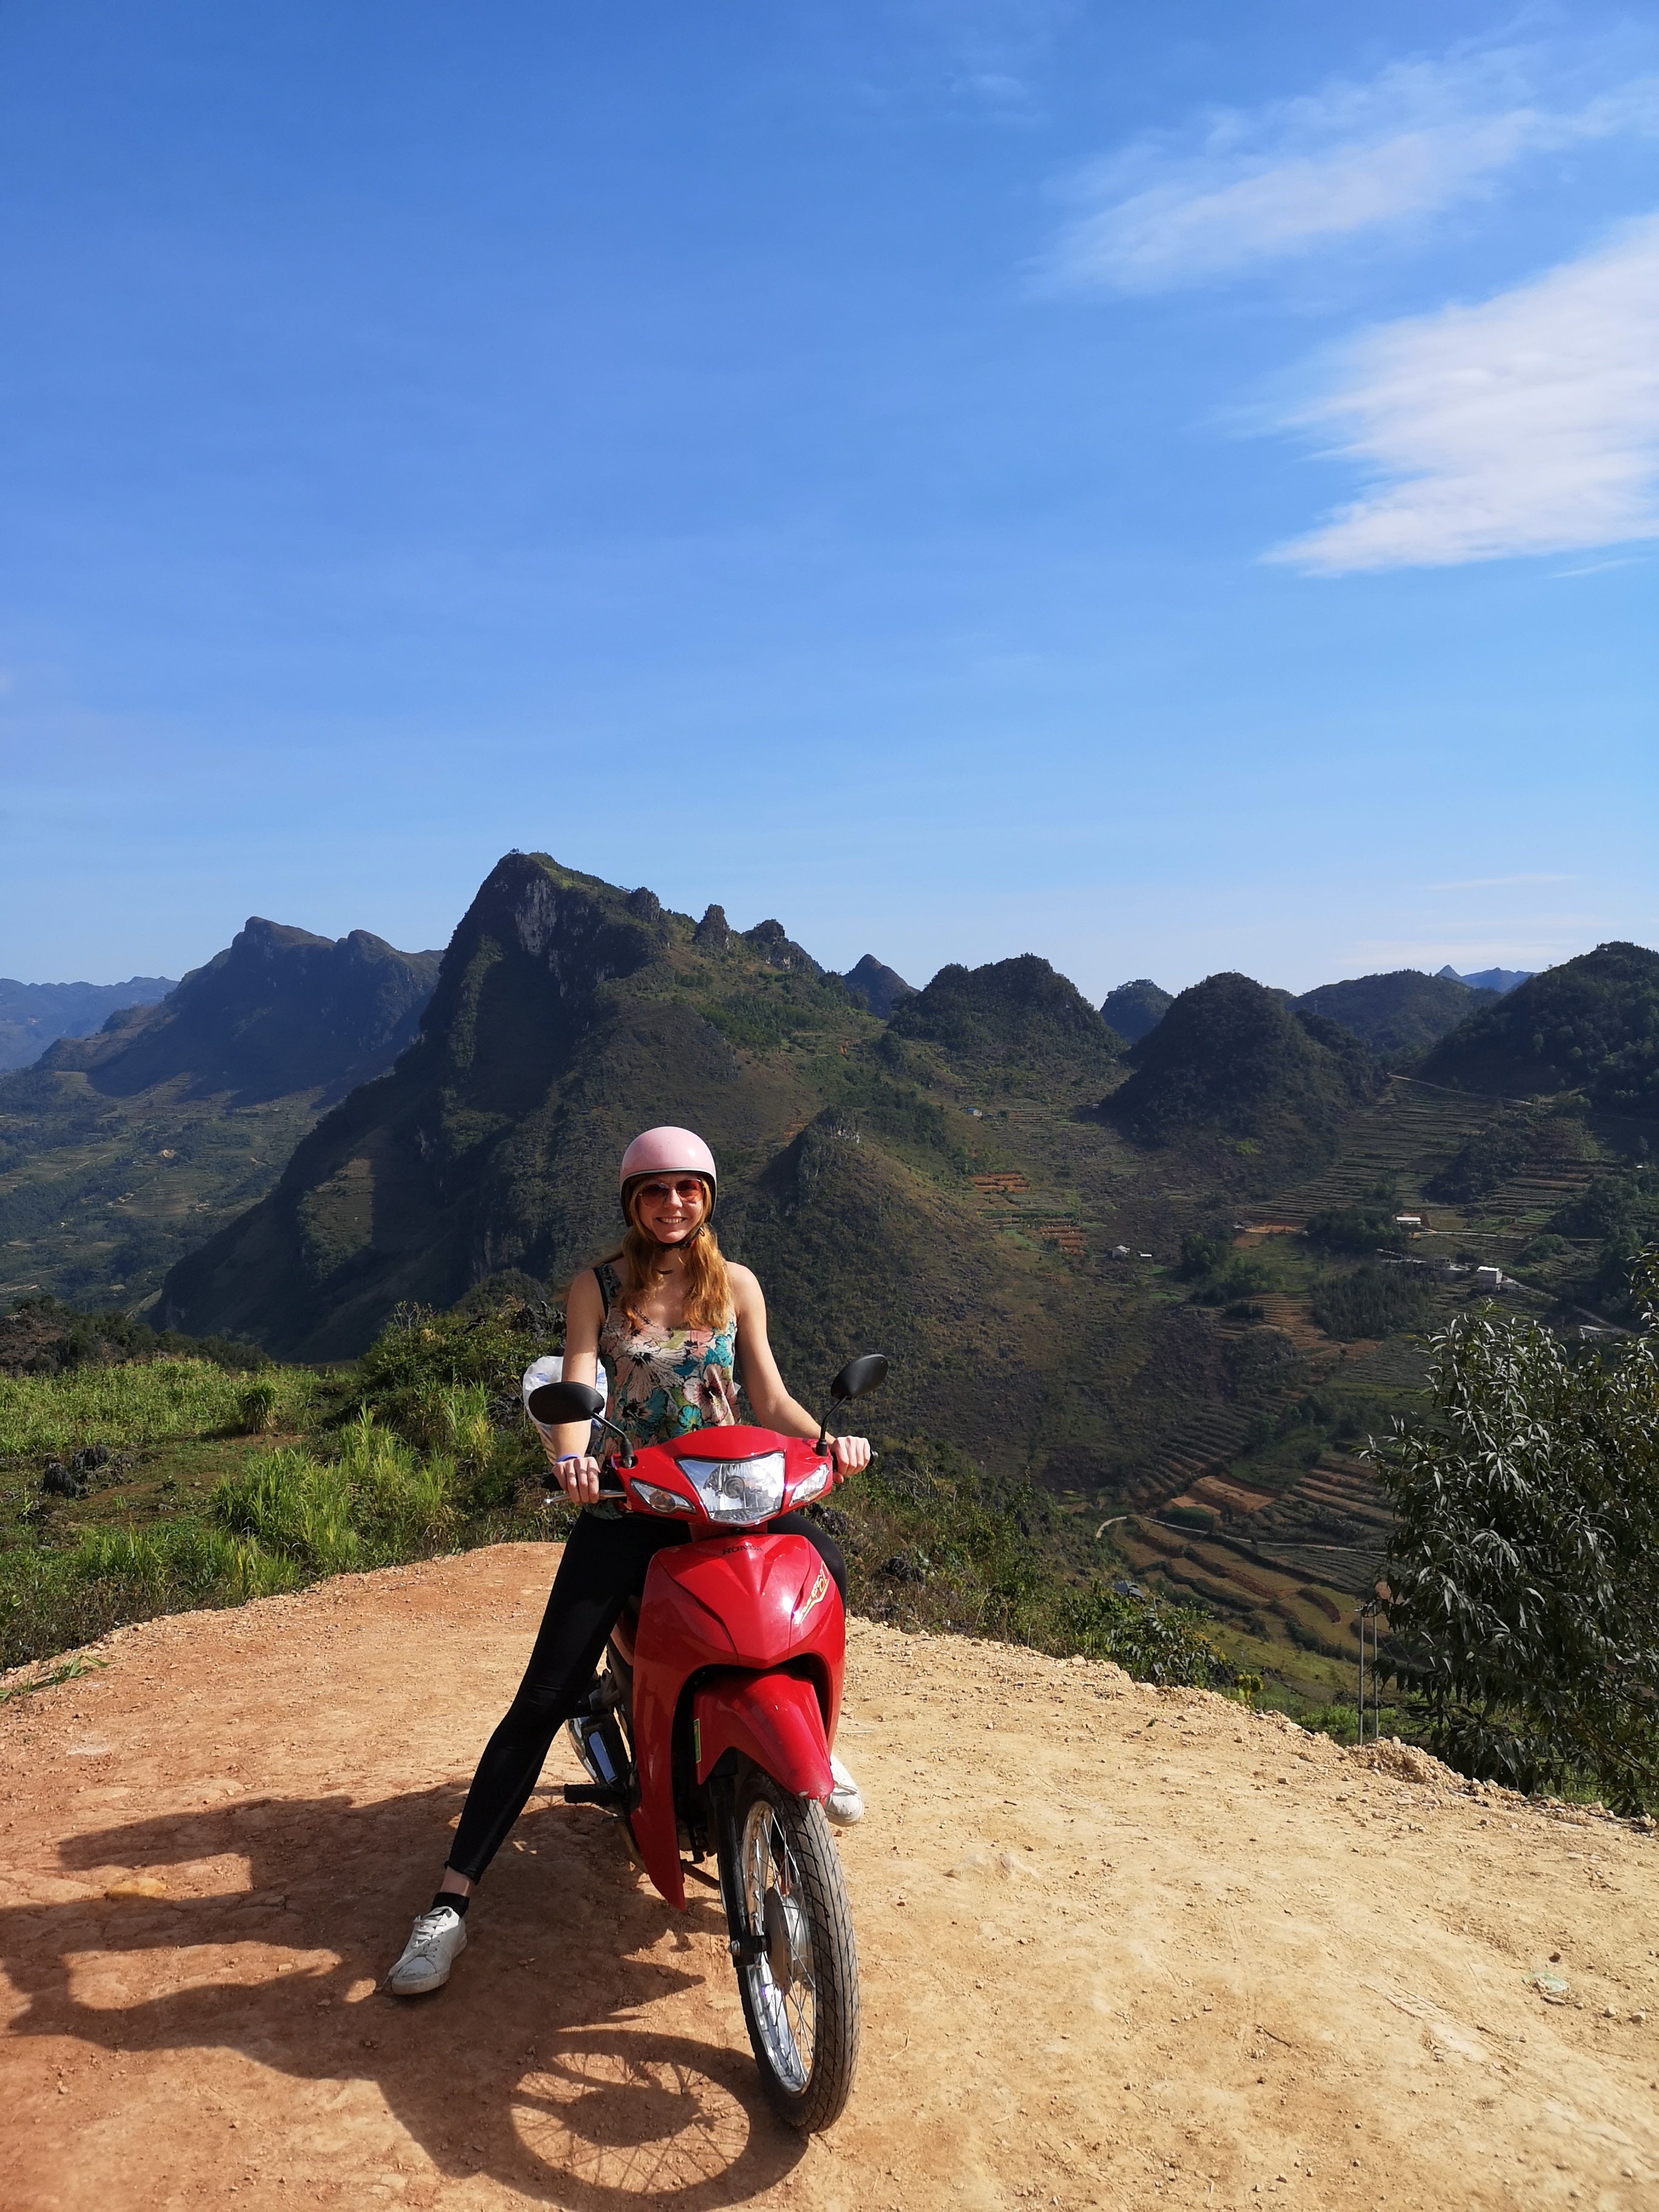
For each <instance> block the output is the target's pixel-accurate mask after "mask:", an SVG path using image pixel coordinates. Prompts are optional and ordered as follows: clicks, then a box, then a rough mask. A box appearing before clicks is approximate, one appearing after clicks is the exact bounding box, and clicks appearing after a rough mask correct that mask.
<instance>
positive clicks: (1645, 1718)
mask: <svg viewBox="0 0 1659 2212" xmlns="http://www.w3.org/2000/svg"><path fill="white" fill-rule="evenodd" d="M1637 1288H1638V1296H1639V1298H1640V1302H1641V1305H1642V1310H1643V1328H1642V1330H1641V1333H1640V1334H1639V1335H1638V1337H1637V1338H1636V1339H1635V1340H1634V1341H1633V1342H1632V1343H1631V1344H1629V1345H1628V1346H1625V1347H1622V1348H1621V1349H1620V1351H1619V1352H1615V1353H1613V1354H1612V1355H1610V1356H1603V1355H1602V1354H1601V1353H1599V1352H1598V1353H1595V1354H1583V1353H1581V1352H1577V1351H1575V1350H1573V1349H1570V1348H1569V1347H1568V1346H1565V1345H1564V1344H1562V1343H1561V1342H1560V1341H1559V1340H1558V1339H1556V1338H1555V1337H1553V1336H1552V1335H1551V1334H1549V1333H1548V1331H1547V1330H1546V1329H1544V1328H1541V1327H1540V1326H1539V1325H1538V1324H1537V1323H1535V1322H1529V1321H1519V1320H1513V1319H1510V1318H1507V1317H1501V1316H1495V1315H1493V1314H1492V1313H1491V1312H1489V1311H1486V1310H1482V1311H1479V1312H1474V1313H1470V1314H1467V1315H1464V1316H1460V1318H1459V1319H1458V1320H1457V1321H1455V1322H1453V1324H1452V1325H1451V1327H1450V1328H1448V1329H1446V1330H1444V1331H1443V1333H1442V1334H1440V1335H1438V1336H1437V1337H1436V1338H1435V1340H1434V1342H1433V1346H1432V1359H1431V1381H1430V1395H1431V1405H1432V1414H1431V1419H1428V1420H1425V1421H1421V1422H1413V1423H1410V1424H1407V1425H1402V1426H1401V1427H1399V1428H1398V1429H1397V1430H1396V1432H1395V1436H1394V1437H1392V1438H1390V1439H1389V1440H1387V1441H1386V1442H1384V1443H1381V1444H1379V1445H1378V1446H1377V1447H1376V1449H1375V1451H1374V1454H1373V1456H1374V1457H1375V1459H1376V1467H1377V1473H1378V1475H1379V1477H1380V1479H1381V1480H1382V1482H1383V1487H1384V1489H1385V1490H1386V1491H1387V1492H1388V1493H1389V1498H1390V1500H1391V1502H1392V1504H1393V1506H1394V1510H1395V1530H1394V1534H1393V1538H1392V1541H1391V1544H1390V1550H1389V1569H1388V1573H1389V1584H1390V1586H1391V1588H1392V1590H1393V1593H1394V1595H1393V1599H1392V1601H1391V1604H1390V1607H1389V1626H1390V1647H1391V1650H1392V1654H1393V1661H1394V1666H1395V1673H1396V1675H1397V1678H1398V1679H1399V1680H1400V1681H1401V1683H1402V1684H1403V1685H1405V1686H1407V1688H1408V1689H1409V1690H1410V1691H1411V1692H1413V1702H1414V1703H1415V1705H1416V1706H1417V1708H1418V1710H1419V1712H1420V1714H1421V1716H1422V1717H1423V1721H1424V1723H1425V1729H1426V1732H1427V1735H1428V1738H1429V1741H1431V1744H1432V1747H1433V1748H1434V1749H1435V1750H1436V1751H1437V1753H1439V1754H1440V1756H1441V1757H1442V1758H1443V1759H1447V1760H1448V1761H1449V1763H1450V1764H1451V1765H1455V1766H1457V1767H1459V1768H1461V1769H1462V1771H1464V1772H1465V1773H1468V1774H1475V1775H1480V1776H1484V1777H1486V1778H1493V1779H1497V1780H1499V1781H1502V1782H1504V1783H1507V1784H1510V1785H1512V1786H1516V1787H1519V1788H1522V1789H1526V1790H1536V1789H1541V1788H1545V1787H1555V1788H1561V1787H1565V1786H1566V1785H1568V1784H1571V1783H1573V1782H1574V1781H1575V1780H1577V1779H1580V1778H1584V1779H1589V1780H1590V1781H1593V1783H1594V1784H1595V1787H1596V1788H1597V1789H1598V1790H1599V1791H1600V1793H1601V1796H1603V1797H1604V1798H1605V1799H1606V1801H1607V1803H1608V1804H1609V1805H1611V1806H1613V1808H1615V1809H1616V1810H1620V1811H1625V1812H1639V1811H1641V1810H1643V1809H1644V1808H1648V1807H1650V1806H1652V1805H1654V1804H1655V1803H1656V1802H1659V1327H1656V1312H1655V1310H1656V1307H1659V1253H1652V1252H1650V1253H1648V1254H1646V1255H1644V1257H1643V1260H1642V1261H1641V1262H1640V1264H1639V1267H1638V1270H1637Z"/></svg>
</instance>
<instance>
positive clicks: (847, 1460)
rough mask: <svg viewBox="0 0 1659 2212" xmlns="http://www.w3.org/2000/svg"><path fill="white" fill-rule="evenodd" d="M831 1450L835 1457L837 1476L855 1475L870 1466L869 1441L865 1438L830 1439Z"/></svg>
mask: <svg viewBox="0 0 1659 2212" xmlns="http://www.w3.org/2000/svg"><path fill="white" fill-rule="evenodd" d="M829 1445H830V1449H831V1450H832V1451H833V1452H834V1453H835V1455H836V1474H858V1473H859V1471H860V1468H866V1467H868V1466H869V1464H870V1439H869V1438H868V1437H830V1439H829Z"/></svg>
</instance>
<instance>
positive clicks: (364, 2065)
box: [0, 1790, 804, 2212]
mask: <svg viewBox="0 0 1659 2212" xmlns="http://www.w3.org/2000/svg"><path fill="white" fill-rule="evenodd" d="M459 1802H460V1794H459V1791H456V1790H429V1791H426V1792H423V1793H421V1794H419V1795H416V1796H405V1797H399V1798H394V1799H391V1800H387V1801H384V1802H380V1803H376V1804H370V1805H364V1806H354V1805H352V1804H351V1803H349V1802H348V1801H347V1800H345V1799H344V1798H343V1797H325V1798H314V1799H307V1800H278V1799H269V1798H267V1799H264V1800H260V1801H257V1802H248V1803H246V1804H240V1805H235V1806H229V1807H226V1808H223V1809H222V1810H220V1809H215V1810H211V1811H207V1812H203V1813H201V1814H191V1815H187V1816H185V1817H182V1818H180V1817H178V1816H165V1817H159V1818H156V1819H154V1820H141V1821H137V1822H135V1823H132V1824H131V1825H126V1826H116V1827H110V1828H106V1829H103V1830H101V1831H99V1832H95V1833H93V1834H88V1835H84V1836H79V1837H76V1838H72V1839H71V1840H70V1841H69V1842H67V1843H66V1844H64V1847H63V1850H62V1853H61V1860H60V1863H61V1864H62V1865H63V1868H64V1872H65V1873H66V1874H68V1875H72V1876H73V1875H82V1876H83V1877H84V1878H86V1879H88V1881H100V1882H102V1883H105V1884H110V1883H112V1882H113V1881H115V1880H117V1879H118V1877H120V1876H121V1875H138V1876H142V1875H143V1874H144V1873H145V1872H146V1870H157V1871H161V1872H163V1873H165V1874H166V1875H167V1876H168V1877H169V1878H170V1879H171V1881H172V1882H173V1886H174V1887H190V1886H191V1882H192V1881H196V1882H198V1883H199V1881H202V1880H203V1879H204V1877H205V1878H209V1879H214V1878H219V1877H216V1876H215V1875H212V1874H211V1873H210V1871H209V1867H210V1863H211V1862H214V1861H222V1860H225V1859H233V1860H238V1861H240V1860H246V1863H247V1864H248V1866H249V1868H250V1869H251V1875H252V1882H251V1887H249V1888H248V1889H247V1890H246V1891H244V1892H242V1893H238V1894H230V1895H219V1896H210V1897H190V1896H182V1897H179V1898H178V1899H171V1898H167V1899H142V1898H141V1899H131V1898H125V1899H106V1898H105V1897H104V1896H103V1895H102V1894H101V1893H99V1894H95V1895H89V1896H88V1897H85V1898H79V1899H73V1900H71V1901H68V1902H59V1903H55V1904H52V1905H31V1906H27V1907H19V1908H13V1909H9V1910H8V1911H4V1912H3V1913H0V1960H3V1965H4V1967H5V1970H6V1972H7V1973H8V1974H9V1977H10V1979H11V1981H12V1984H13V1985H14V1987H15V1990H17V1992H18V1993H19V1995H20V1996H24V1997H26V1999H27V2005H26V2008H24V2009H23V2010H21V2012H19V2013H18V2014H16V2015H15V2016H14V2017H13V2019H12V2021H10V2023H9V2033H10V2034H11V2035H13V2036H29V2035H34V2036H41V2035H52V2036H68V2037H72V2038H75V2039H78V2040H80V2041H82V2043H84V2044H87V2045H90V2046H94V2047H96V2048H98V2049H100V2050H102V2051H106V2052H112V2053H113V2052H119V2053H125V2054H131V2055H134V2056H139V2055H145V2054H150V2053H158V2052H184V2051H216V2050H223V2051H235V2052H240V2054H241V2055H243V2056H244V2057H246V2058H249V2059H251V2060H252V2061H254V2062H255V2063H257V2064H258V2065H259V2066H261V2067H265V2068H270V2069H276V2071H279V2072H281V2073H284V2074H287V2075H290V2076H292V2077H294V2078H295V2080H298V2081H310V2082H314V2083H320V2084H330V2083H338V2084H341V2085H349V2084H351V2083H354V2082H359V2083H368V2084H371V2085H373V2086H374V2087H376V2088H377V2089H378V2090H379V2092H380V2095H381V2096H382V2097H383V2098H384V2100H385V2104H386V2108H387V2109H388V2111H389V2112H390V2113H391V2114H392V2116H393V2117H394V2118H396V2120H397V2121H398V2122H399V2123H401V2124H402V2126H403V2127H404V2129H406V2130H407V2131H408V2133H409V2135H410V2136H412V2137H413V2138H414V2140H415V2142H417V2143H418V2144H419V2145H420V2146H421V2148H422V2149H423V2150H424V2151H425V2153H426V2154H427V2156H428V2158H429V2159H430V2160H431V2161H432V2163H433V2165H434V2166H435V2167H436V2168H437V2170H438V2172H440V2173H441V2174H444V2175H449V2176H456V2177H459V2176H464V2175H480V2174H482V2175H487V2176H489V2178H491V2179H495V2180H497V2181H499V2182H500V2183H501V2184H502V2185H504V2186H506V2187H507V2188H510V2189H513V2190H516V2191H520V2193H522V2194H524V2195H526V2196H529V2197H532V2198H535V2197H539V2198H542V2199H544V2200H545V2201H547V2202H549V2203H558V2204H559V2205H561V2206H569V2207H571V2208H573V2212H607V2209H608V2208H613V2207H621V2206H623V2205H628V2204H633V2203H638V2202H639V2201H640V2200H641V2199H643V2198H646V2197H650V2198H653V2199H656V2200H667V2201H668V2202H670V2203H673V2204H675V2205H676V2206H678V2207H684V2208H685V2212H701V2208H702V2207H705V2206H706V2207H708V2208H709V2212H714V2207H717V2206H721V2205H729V2204H732V2203H741V2202H743V2201H744V2200H745V2199H747V2198H749V2197H753V2196H755V2195H757V2194H758V2193H759V2192H761V2191H763V2190H766V2189H768V2188H769V2187H770V2186H771V2185H774V2184H775V2183H776V2182H778V2181H780V2180H781V2179H783V2177H784V2176H785V2175H786V2174H787V2172H789V2171H790V2170H791V2168H792V2167H793V2166H794V2165H795V2164H796V2163H797V2161H798V2160H799V2158H800V2156H801V2154H802V2152H803V2149H804V2145H803V2144H802V2143H801V2142H800V2141H799V2139H798V2138H797V2137H795V2136H793V2135H791V2134H790V2133H789V2132H788V2131H787V2130H785V2129H784V2128H783V2127H781V2124H779V2123H778V2122H777V2121H776V2119H775V2118H774V2117H773V2116H772V2114H771V2113H770V2112H769V2108H768V2106H767V2105H766V2102H765V2099H764V2096H763V2092H762V2090H761V2087H760V2084H759V2081H758V2078H757V2075H756V2072H755V2069H754V2063H753V2061H752V2059H751V2058H750V2055H749V2052H748V2050H747V2047H746V2045H740V2042H739V2039H740V2037H741V2029H740V2026H739V2025H738V1998H737V1992H736V1990H735V1988H734V1987H732V1986H731V1985H730V1983H729V1968H727V1966H726V1958H725V1948H724V1936H725V1928H724V1918H723V1916H722V1914H721V1913H720V1906H719V1903H718V1899H716V1898H715V1897H714V1894H713V1893H708V1894H707V1895H706V1896H695V1895H694V1897H693V1899H692V1902H691V1905H690V1910H689V1911H687V1912H686V1913H685V1914H684V1915H683V1916H682V1915H678V1914H676V1913H675V1912H673V1911H672V1910H671V1908H670V1907H669V1906H667V1905H665V1904H664V1903H663V1902H662V1900H661V1899H659V1897H658V1896H657V1895H656V1894H655V1893H654V1892H653V1890H651V1889H650V1888H649V1887H648V1886H647V1884H646V1883H645V1882H644V1881H643V1880H642V1879H641V1877H639V1876H637V1875H635V1871H634V1869H632V1868H631V1866H630V1865H629V1863H628V1860H627V1858H626V1857H625V1855H624V1853H623V1848H622V1842H621V1838H620V1834H619V1832H618V1831H617V1828H616V1826H615V1824H614V1823H613V1822H611V1821H610V1820H605V1819H604V1818H603V1817H601V1816H597V1815H595V1814H592V1813H589V1812H586V1811H583V1810H574V1809H571V1808H566V1807H563V1806H562V1805H561V1806H542V1807H540V1808H537V1809H534V1810H532V1812H530V1813H529V1814H526V1817H525V1818H524V1819H523V1820H521V1821H520V1825H519V1827H518V1829H517V1830H516V1831H515V1835H514V1840H513V1844H512V1845H511V1846H509V1849H508V1850H507V1852H505V1853H503V1855H502V1857H501V1859H499V1860H498V1861H497V1863H496V1865H495V1868H494V1869H492V1871H491V1875H490V1878H489V1882H488V1883H487V1884H486V1886H485V1887H484V1888H483V1891H482V1892H481V1893H480V1896H479V1899H478V1901H477V1904H476V1905H475V1906H474V1907H473V1910H472V1912H471V1915H470V1917H469V1932H470V1933H471V1935H472V1936H473V1942H472V1945H471V1948H470V1949H469V1951H468V1953H467V1954H465V1956H464V1957H463V1958H462V1960H460V1961H459V1964H458V1966H457V1967H456V1970H455V1975H454V1978H453V1980H452V1982H451V1983H450V1984H449V1986H448V1987H447V1989H445V1990H441V1992H439V1993H437V1994H436V1995H435V1996H430V1997H424V1998H420V1999H416V2000H413V2001H408V2000H405V2001H401V2002H400V2001H399V2000H398V1999H396V1998H393V1997H389V1996H386V1995H384V1994H383V1993H382V1992H380V1990H379V1989H378V1987H375V1988H374V1989H372V1990H371V1989H370V1988H369V1987H368V1986H367V1985H368V1984H370V1983H371V1982H372V1983H374V1984H378V1983H379V1981H380V1978H381V1977H382V1976H383V1975H384V1973H385V1972H386V1967H387V1966H388V1965H389V1963H390V1960H391V1959H392V1957H393V1956H394V1955H395V1954H396V1952H397V1950H398V1946H399V1944H400V1943H401V1942H402V1940H403V1937H404V1934H405V1932H406V1930H407V1926H408V1921H409V1917H410V1914H412V1912H413V1911H416V1910H417V1909H418V1908H419V1907H420V1906H421V1905H424V1904H425V1903H426V1901H427V1899H428V1897H429V1895H430V1893H431V1891H432V1888H433V1886H434V1881H435V1873H436V1869H437V1868H438V1867H439V1865H440V1864H441V1860H442V1857H443V1847H444V1844H445V1843H446V1842H447V1830H448V1828H449V1827H450V1826H451V1825H452V1821H453V1815H454V1814H455V1813H456V1812H457V1811H458V1810H459ZM238 1874H240V1868H238V1869H237V1871H236V1873H235V1874H233V1873H231V1872H230V1871H229V1870H228V1869H227V1870H226V1871H225V1874H224V1875H223V1877H222V1878H223V1879H224V1880H225V1881H226V1882H227V1885H228V1884H229V1883H231V1882H233V1881H235V1880H236V1878H237V1875H238ZM709 1938H713V1939H717V1942H718V1948H716V1942H714V1941H708V1940H703V1939H709ZM716 1975H718V1977H719V1979H718V1981H714V1977H715V1976H716ZM706 1982H709V1983H712V1984H713V1985H712V1986H711V1987H710V1988H709V1989H708V1995H707V1998H706V1999H705V1998H701V1997H700V1998H699V1999H698V2001H697V2002H695V2003H694V2005H693V2006H691V2007H690V2008H688V2007H687V2006H686V2005H685V2004H684V2002H679V2003H676V2002H673V2000H675V1999H676V1998H679V1997H682V1996H684V1995H686V1994H689V1993H693V1992H700V1991H701V1990H702V1987H703V1985H704V1984H705V1983H706ZM158 1983H159V1984H164V1986H162V1987H161V1988H159V1989H158V1988H155V1987H151V1988H150V1989H149V1993H148V1994H145V1993H143V1990H144V1985H146V1984H152V1985H153V1984H158ZM135 1985H136V1986H135ZM728 2013H729V2015H730V2021H729V2022H726V2029H725V2033H726V2040H724V2041H722V2040H721V2023H722V2022H723V2021H726V2015H727V2014H728ZM688 2014H689V2015H690V2020H691V2021H692V2022H693V2023H694V2024H696V2025H701V2023H702V2021H704V2020H707V2021H708V2026H709V2031H710V2032H709V2033H708V2035H707V2037H702V2036H700V2035H691V2036H688V2035H687V2034H686V2033H684V2029H685V2027H686V2025H687V2020H688ZM665 2015H666V2016H665ZM229 2155H230V2154H229V2153H227V2158H229ZM351 2163H352V2161H350V2160H348V2161H347V2164H348V2165H350V2164H351ZM342 2178H343V2179H346V2181H347V2186H348V2187H349V2186H350V2185H351V2184H350V2179H349V2178H348V2177H347V2175H346V2174H345V2173H344V2172H343V2174H342ZM410 2201H411V2202H412V2201H418V2200H417V2199H415V2198H411V2199H410Z"/></svg>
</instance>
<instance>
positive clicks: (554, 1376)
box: [519, 1352, 611, 1443]
mask: <svg viewBox="0 0 1659 2212" xmlns="http://www.w3.org/2000/svg"><path fill="white" fill-rule="evenodd" d="M563 1380H564V1362H563V1360H562V1359H561V1358H560V1357H559V1355H558V1353H557V1352H547V1353H545V1354H544V1356H543V1357H542V1358H540V1359H532V1361H531V1363H530V1364H529V1366H528V1367H526V1369H525V1370H524V1381H523V1383H521V1384H520V1389H519V1395H520V1400H521V1401H522V1402H523V1405H524V1410H525V1418H526V1420H528V1422H529V1423H530V1425H531V1427H532V1429H534V1430H535V1431H536V1433H537V1435H538V1437H540V1438H541V1440H542V1442H543V1443H551V1442H552V1440H553V1431H552V1430H551V1428H550V1426H549V1425H548V1424H547V1423H546V1422H545V1421H538V1419H536V1416H535V1415H534V1414H533V1413H532V1412H531V1410H530V1394H531V1392H532V1390H539V1389H541V1387H542V1384H543V1383H562V1382H563ZM593 1388H594V1389H596V1390H597V1391H598V1392H599V1395H600V1396H601V1397H603V1398H605V1403H604V1405H602V1406H601V1407H600V1408H599V1411H600V1412H601V1413H609V1412H610V1410H611V1401H610V1398H609V1396H608V1395H606V1392H605V1370H604V1368H603V1367H601V1368H600V1369H599V1370H598V1371H597V1373H596V1374H595V1375H594V1377H593Z"/></svg>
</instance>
